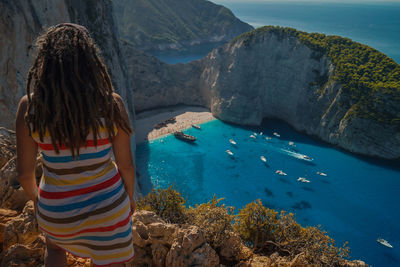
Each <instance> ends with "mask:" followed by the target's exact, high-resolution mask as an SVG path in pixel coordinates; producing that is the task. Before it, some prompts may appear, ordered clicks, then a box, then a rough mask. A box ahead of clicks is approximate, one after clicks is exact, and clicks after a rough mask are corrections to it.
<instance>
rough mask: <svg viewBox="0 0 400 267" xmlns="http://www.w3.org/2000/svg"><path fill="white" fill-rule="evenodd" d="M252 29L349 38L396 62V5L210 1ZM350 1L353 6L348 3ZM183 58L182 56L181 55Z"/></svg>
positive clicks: (399, 13) (176, 56) (167, 56)
mask: <svg viewBox="0 0 400 267" xmlns="http://www.w3.org/2000/svg"><path fill="white" fill-rule="evenodd" d="M212 2H214V3H217V4H222V5H224V6H226V7H228V8H229V9H231V10H232V11H233V13H234V14H235V15H236V16H237V17H238V18H239V19H241V20H242V21H244V22H247V23H249V24H250V25H252V26H253V27H256V28H257V27H260V26H264V25H279V26H286V27H293V28H296V29H298V30H302V31H306V32H320V33H325V34H333V35H340V36H344V37H349V38H351V39H353V40H354V41H357V42H360V43H363V44H367V45H369V46H371V47H374V48H376V49H378V50H380V51H382V52H383V53H385V54H386V55H388V56H389V57H391V58H393V59H394V60H395V61H396V62H397V63H400V2H397V3H396V2H382V1H381V2H379V1H376V2H371V1H368V2H367V3H360V2H362V1H360V2H354V1H349V3H343V1H342V3H332V2H329V3H326V2H325V3H324V1H320V2H317V1H311V2H310V1H293V2H290V1H280V2H279V1H254V0H243V1H242V0H234V1H232V0H213V1H212ZM351 2H353V3H351ZM212 48H213V47H212V46H210V47H203V48H201V49H199V48H198V47H197V48H194V49H193V51H191V50H188V51H186V52H183V54H182V53H176V52H174V51H166V52H153V54H154V55H155V56H157V57H159V58H160V59H162V60H164V61H165V62H167V63H170V64H175V63H178V62H188V61H191V60H195V59H200V58H202V57H204V56H205V55H207V54H208V52H210V51H211V50H212ZM182 55H185V56H182Z"/></svg>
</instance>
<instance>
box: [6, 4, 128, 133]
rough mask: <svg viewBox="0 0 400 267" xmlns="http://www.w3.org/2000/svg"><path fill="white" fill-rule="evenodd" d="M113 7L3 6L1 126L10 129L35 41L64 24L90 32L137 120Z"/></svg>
mask: <svg viewBox="0 0 400 267" xmlns="http://www.w3.org/2000/svg"><path fill="white" fill-rule="evenodd" d="M112 14H113V13H112V4H111V3H110V1H106V0H101V1H94V0H90V1H75V0H73V1H67V0H56V1H47V0H38V1H31V0H28V1H22V0H16V1H0V35H1V36H2V38H0V76H1V77H2V78H1V79H0V126H4V127H7V128H12V127H13V125H14V120H15V112H16V110H17V106H18V101H19V99H20V98H21V97H22V96H23V95H24V94H25V92H26V91H25V79H26V75H27V72H28V70H29V68H30V66H31V62H32V59H33V55H34V52H35V51H34V46H33V45H34V41H35V38H36V37H37V36H38V35H39V34H40V33H41V32H42V31H43V30H44V29H46V28H47V27H49V26H51V25H55V24H58V23H61V22H75V23H78V24H82V25H84V26H86V27H87V28H88V29H89V31H90V32H91V34H92V37H93V38H94V39H95V41H96V43H97V44H98V45H99V47H100V48H101V50H102V51H103V58H104V60H105V63H106V65H107V67H108V69H109V72H110V74H111V76H112V80H113V84H114V87H115V89H116V91H117V92H118V93H120V94H121V96H122V97H123V98H124V99H125V100H126V104H127V106H128V108H129V110H130V111H131V112H130V113H131V114H130V115H131V117H132V121H133V119H134V112H133V111H134V107H133V102H132V97H131V95H130V94H131V93H130V91H129V90H128V88H129V87H130V85H131V84H130V80H129V78H128V76H127V75H126V67H125V63H124V59H123V56H122V54H121V49H120V45H119V36H118V30H117V28H116V25H115V23H114V20H113V16H112Z"/></svg>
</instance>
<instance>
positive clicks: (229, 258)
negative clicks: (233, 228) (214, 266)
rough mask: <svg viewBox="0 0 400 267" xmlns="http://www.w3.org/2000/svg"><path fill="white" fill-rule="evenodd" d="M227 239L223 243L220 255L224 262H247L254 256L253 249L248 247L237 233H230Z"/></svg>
mask: <svg viewBox="0 0 400 267" xmlns="http://www.w3.org/2000/svg"><path fill="white" fill-rule="evenodd" d="M225 236H226V237H227V238H226V239H225V240H224V241H223V242H222V246H221V247H220V248H219V251H218V255H219V257H220V259H221V261H223V262H238V261H242V260H247V259H249V258H250V257H252V256H253V252H252V251H251V249H249V248H248V247H246V246H245V245H244V244H243V243H242V241H241V239H240V237H239V235H238V234H237V233H235V232H228V233H227V234H226V235H225Z"/></svg>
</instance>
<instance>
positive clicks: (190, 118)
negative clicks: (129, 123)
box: [135, 105, 216, 144]
mask: <svg viewBox="0 0 400 267" xmlns="http://www.w3.org/2000/svg"><path fill="white" fill-rule="evenodd" d="M171 117H175V118H176V122H175V123H169V124H167V125H166V126H165V127H162V128H160V129H154V125H156V124H158V123H161V122H163V121H165V120H167V119H169V118H171ZM215 119H216V118H215V117H214V116H213V115H212V114H211V112H210V110H208V109H207V108H203V107H198V106H183V105H180V106H172V107H165V108H157V109H152V110H148V111H143V112H140V113H138V114H137V115H136V127H135V131H136V144H141V143H144V142H147V141H150V140H154V139H157V138H160V137H163V136H165V135H168V134H172V133H174V132H176V131H182V130H184V129H187V128H190V127H191V126H192V124H201V123H204V122H208V121H211V120H215Z"/></svg>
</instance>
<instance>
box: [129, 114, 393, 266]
mask: <svg viewBox="0 0 400 267" xmlns="http://www.w3.org/2000/svg"><path fill="white" fill-rule="evenodd" d="M185 132H186V133H188V134H191V135H194V136H196V138H197V141H196V142H195V144H189V143H186V142H182V141H180V140H178V139H176V138H175V137H174V136H171V135H170V136H166V137H162V138H159V139H156V140H153V141H150V142H147V143H143V144H140V145H138V147H137V154H136V160H137V163H136V164H137V168H138V172H139V173H140V178H139V179H138V181H139V183H140V185H141V189H142V193H144V194H146V193H147V192H149V191H150V190H151V188H152V187H161V188H166V187H168V186H169V185H174V187H175V188H176V189H177V190H178V191H180V192H181V193H182V195H183V196H184V197H185V198H186V199H187V205H192V206H193V205H195V204H196V203H203V202H207V201H209V200H210V199H211V198H212V196H213V195H214V194H215V195H216V196H217V198H225V199H224V203H225V204H226V205H229V206H235V207H236V209H238V208H241V207H243V206H244V205H246V204H247V203H249V202H251V201H254V200H255V199H261V200H262V202H263V203H264V205H266V206H268V207H270V208H274V209H276V210H282V209H283V210H286V211H290V212H293V213H295V217H296V220H297V221H298V222H299V223H300V224H302V225H303V226H307V225H311V226H315V225H321V227H322V229H324V230H326V231H327V232H328V234H329V235H330V236H331V237H332V238H334V239H335V240H336V243H337V244H338V245H341V244H342V243H343V242H344V241H348V242H349V246H350V249H351V259H361V260H364V261H365V262H366V263H368V264H371V265H373V266H399V265H400V250H399V248H400V242H399V239H400V226H399V224H398V221H400V213H399V212H398V211H399V208H398V204H399V199H400V197H399V196H400V167H399V166H397V165H396V164H395V163H391V162H387V161H383V160H378V159H372V158H366V157H359V156H356V155H352V154H350V153H347V152H344V151H342V150H339V149H336V148H335V147H333V146H331V145H327V144H325V143H322V142H319V141H317V140H314V139H312V138H310V137H307V136H305V135H303V134H301V133H298V132H296V131H294V130H293V129H291V128H290V127H289V126H288V125H287V124H285V123H283V122H281V121H276V120H265V121H264V122H263V123H262V125H261V126H259V127H243V126H238V125H232V124H228V123H224V122H222V121H219V120H214V121H211V122H207V123H204V124H202V125H201V130H197V129H194V128H191V129H187V130H185ZM261 132H262V135H261V134H260V133H261ZM274 132H277V133H278V134H279V135H280V137H279V138H278V137H276V136H274V135H273V133H274ZM254 133H256V134H257V136H255V137H256V138H251V137H250V135H254ZM267 136H268V137H270V138H271V139H269V140H267V139H266V137H267ZM229 139H233V140H234V141H235V142H236V143H237V145H232V144H231V143H230V142H229ZM161 140H162V141H161ZM290 141H292V142H294V145H295V146H290V145H289V142H290ZM227 149H229V150H230V151H232V152H233V154H234V155H233V157H232V156H230V155H228V154H227V153H226V150H227ZM299 155H307V156H310V157H311V158H312V159H313V160H312V161H311V162H310V161H306V160H304V159H301V156H299ZM261 156H264V157H265V158H266V159H267V163H264V162H263V161H262V160H261V159H260V157H261ZM276 170H282V171H283V172H285V173H287V176H282V175H279V174H277V173H276ZM317 172H323V173H326V174H327V176H326V177H325V176H321V175H318V174H317ZM299 177H304V178H306V179H307V180H309V181H310V183H302V182H300V181H298V178H299ZM379 237H382V238H384V239H386V240H388V241H389V242H390V243H391V244H392V245H393V246H394V248H393V249H389V248H386V247H384V246H382V245H380V244H379V243H377V242H376V239H377V238H379Z"/></svg>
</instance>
